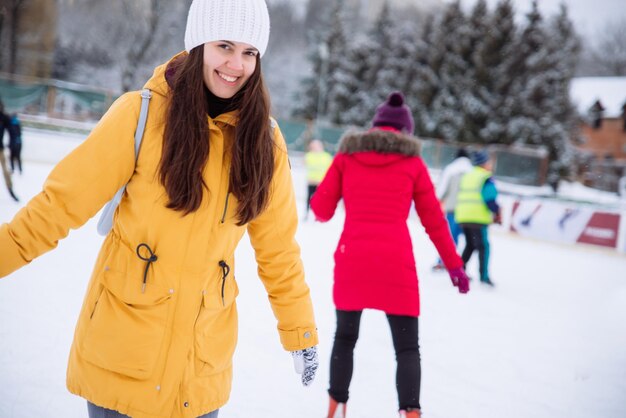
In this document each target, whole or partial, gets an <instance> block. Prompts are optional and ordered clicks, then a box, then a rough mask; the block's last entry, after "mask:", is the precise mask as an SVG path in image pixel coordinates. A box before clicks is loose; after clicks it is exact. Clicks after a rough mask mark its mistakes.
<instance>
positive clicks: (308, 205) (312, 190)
mask: <svg viewBox="0 0 626 418" xmlns="http://www.w3.org/2000/svg"><path fill="white" fill-rule="evenodd" d="M317 186H319V184H309V186H308V187H307V191H308V193H307V197H306V214H307V216H308V214H309V209H311V198H312V197H313V193H315V191H316V190H317Z"/></svg>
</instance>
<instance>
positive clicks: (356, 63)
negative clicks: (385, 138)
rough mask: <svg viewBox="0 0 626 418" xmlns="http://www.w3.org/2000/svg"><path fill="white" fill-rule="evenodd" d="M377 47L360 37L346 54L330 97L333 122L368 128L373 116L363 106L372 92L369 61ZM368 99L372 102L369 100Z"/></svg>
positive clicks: (337, 71)
mask: <svg viewBox="0 0 626 418" xmlns="http://www.w3.org/2000/svg"><path fill="white" fill-rule="evenodd" d="M373 48H375V44H374V43H373V42H372V40H371V39H370V38H369V37H368V36H366V35H360V36H358V37H357V38H356V39H355V40H354V41H353V42H352V43H351V45H350V48H349V49H348V50H347V51H346V55H345V57H344V59H343V60H342V61H341V62H340V65H339V66H338V68H337V70H336V71H335V73H334V77H335V81H336V82H335V85H334V88H333V90H332V91H331V92H330V95H329V101H328V103H329V116H330V119H331V121H333V122H335V123H340V124H348V125H357V126H365V125H366V124H367V123H368V122H369V120H371V117H372V115H371V114H370V113H367V112H364V111H363V107H362V106H361V103H362V101H363V100H364V97H365V96H367V94H368V93H369V92H368V91H367V90H366V89H365V88H364V83H363V80H364V79H365V76H366V74H367V73H368V71H369V70H370V68H369V66H368V58H369V56H370V55H371V54H372V51H373V50H374V49H373ZM366 100H368V99H367V98H366Z"/></svg>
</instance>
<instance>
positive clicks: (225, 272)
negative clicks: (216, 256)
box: [219, 260, 230, 306]
mask: <svg viewBox="0 0 626 418" xmlns="http://www.w3.org/2000/svg"><path fill="white" fill-rule="evenodd" d="M219 264H220V267H221V268H222V306H226V302H225V301H224V286H226V276H228V273H230V266H229V265H228V264H227V263H226V261H224V260H220V262H219Z"/></svg>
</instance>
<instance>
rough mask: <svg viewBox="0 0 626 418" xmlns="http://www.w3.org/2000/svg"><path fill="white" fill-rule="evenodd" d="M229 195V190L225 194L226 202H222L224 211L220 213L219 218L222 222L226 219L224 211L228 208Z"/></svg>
mask: <svg viewBox="0 0 626 418" xmlns="http://www.w3.org/2000/svg"><path fill="white" fill-rule="evenodd" d="M229 197H230V192H228V193H227V194H226V202H224V213H222V219H221V220H220V223H224V221H225V220H226V211H227V210H228V198H229Z"/></svg>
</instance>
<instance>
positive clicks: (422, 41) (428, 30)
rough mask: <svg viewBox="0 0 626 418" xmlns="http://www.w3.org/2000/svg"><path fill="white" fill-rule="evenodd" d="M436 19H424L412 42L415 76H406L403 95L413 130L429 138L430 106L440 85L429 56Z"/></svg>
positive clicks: (432, 129) (432, 53)
mask: <svg viewBox="0 0 626 418" xmlns="http://www.w3.org/2000/svg"><path fill="white" fill-rule="evenodd" d="M434 22H435V19H434V17H433V16H430V17H429V18H427V19H425V21H424V26H423V27H422V28H421V31H420V32H421V33H420V35H419V36H418V37H417V39H416V42H415V55H414V58H413V65H412V67H411V69H412V72H414V75H412V77H410V78H408V84H407V87H406V90H404V91H405V94H406V99H407V105H408V106H409V107H410V108H411V110H412V111H413V118H414V120H415V133H416V134H417V135H419V136H423V137H429V136H434V135H435V129H436V126H435V121H434V120H433V118H432V115H431V112H430V109H431V107H432V104H433V101H434V99H435V96H436V95H437V92H438V91H439V88H440V83H439V77H438V76H437V73H436V72H435V71H434V69H433V66H432V65H431V58H432V57H434V56H435V53H436V51H435V40H434V38H435V35H434V26H435V23H434Z"/></svg>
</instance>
